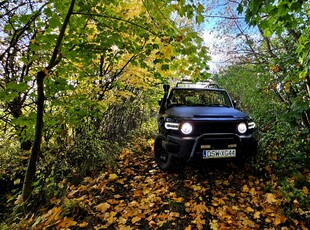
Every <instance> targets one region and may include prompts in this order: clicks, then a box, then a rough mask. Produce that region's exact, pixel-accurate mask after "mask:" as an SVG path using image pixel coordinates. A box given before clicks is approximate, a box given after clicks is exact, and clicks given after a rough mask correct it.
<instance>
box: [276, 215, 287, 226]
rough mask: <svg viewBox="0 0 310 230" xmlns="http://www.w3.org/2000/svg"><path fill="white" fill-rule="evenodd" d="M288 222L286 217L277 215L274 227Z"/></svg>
mask: <svg viewBox="0 0 310 230" xmlns="http://www.w3.org/2000/svg"><path fill="white" fill-rule="evenodd" d="M285 221H286V217H285V216H283V215H277V216H276V219H275V220H274V222H273V223H274V225H276V226H278V225H279V224H283V223H284V222H285Z"/></svg>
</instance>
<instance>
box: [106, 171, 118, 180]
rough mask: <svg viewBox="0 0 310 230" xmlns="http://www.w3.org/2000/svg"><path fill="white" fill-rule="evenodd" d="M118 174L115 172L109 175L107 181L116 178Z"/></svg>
mask: <svg viewBox="0 0 310 230" xmlns="http://www.w3.org/2000/svg"><path fill="white" fill-rule="evenodd" d="M117 178H118V176H117V175H116V174H115V173H112V174H110V175H109V179H108V180H109V181H113V180H117Z"/></svg>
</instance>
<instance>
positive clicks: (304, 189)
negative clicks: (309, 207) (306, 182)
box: [302, 186, 309, 196]
mask: <svg viewBox="0 0 310 230" xmlns="http://www.w3.org/2000/svg"><path fill="white" fill-rule="evenodd" d="M302 191H303V193H304V194H305V195H306V196H307V195H309V189H308V188H307V187H306V186H304V187H302Z"/></svg>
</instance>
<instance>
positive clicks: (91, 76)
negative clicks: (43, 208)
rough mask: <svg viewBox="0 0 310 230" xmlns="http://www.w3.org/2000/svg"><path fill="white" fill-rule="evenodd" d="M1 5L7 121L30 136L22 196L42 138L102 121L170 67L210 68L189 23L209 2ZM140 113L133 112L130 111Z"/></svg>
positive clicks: (195, 73)
mask: <svg viewBox="0 0 310 230" xmlns="http://www.w3.org/2000/svg"><path fill="white" fill-rule="evenodd" d="M1 6H2V7H1V13H2V16H1V22H2V23H1V29H2V30H3V34H2V35H1V39H2V42H1V65H2V66H1V68H2V70H4V71H3V74H2V75H1V92H0V93H1V94H0V95H1V103H2V107H1V108H2V111H1V117H2V122H3V124H6V127H16V130H17V131H16V133H15V134H16V135H17V136H19V138H20V139H21V142H22V143H23V142H25V143H28V144H29V143H32V148H31V154H30V156H29V164H28V169H27V172H26V175H25V181H24V186H23V200H24V201H25V202H29V201H30V196H31V193H32V188H33V187H32V182H33V180H34V176H35V173H36V164H37V159H38V157H41V158H42V157H43V156H44V154H42V148H41V147H42V137H44V142H43V144H44V146H49V145H51V144H52V143H55V141H57V137H59V136H60V135H61V134H62V133H63V131H66V127H67V126H68V125H69V126H71V127H78V126H79V125H80V124H81V123H82V122H83V121H85V120H88V122H89V121H91V122H89V124H94V123H93V121H95V120H97V121H98V122H97V123H95V124H98V125H100V126H101V125H102V122H101V121H100V119H99V120H98V118H99V117H100V116H101V114H108V113H105V112H106V111H108V109H111V108H116V107H115V106H113V103H121V104H124V103H128V102H130V103H133V102H134V101H136V100H137V99H138V100H139V101H143V100H144V99H145V97H144V92H145V91H148V90H149V89H150V87H154V88H158V87H157V84H158V83H160V82H161V81H167V80H168V78H169V77H168V76H167V75H168V74H172V75H174V76H175V75H180V74H178V73H177V71H181V72H182V73H183V74H186V75H188V76H192V77H193V78H201V77H207V76H208V74H207V71H208V69H207V68H206V67H205V62H206V61H207V60H208V56H207V49H206V48H205V47H203V45H202V39H201V38H200V37H199V34H198V33H197V32H196V31H194V30H193V29H192V27H191V25H192V24H193V23H196V22H197V23H201V22H202V20H203V17H202V11H203V7H202V5H198V6H196V5H194V4H191V3H186V4H181V3H176V2H173V1H134V2H132V3H128V2H123V1H109V2H104V3H103V2H99V1H95V0H94V1H91V2H87V3H86V2H81V1H75V0H72V1H57V0H55V1H52V2H42V1H41V2H36V1H34V2H32V1H27V2H19V3H15V2H12V1H5V2H3V3H1ZM173 18H174V19H173ZM172 19H173V20H172ZM184 22H186V23H184ZM183 60H188V61H187V62H184V61H183ZM178 63H179V64H178ZM180 66H181V68H180ZM135 68H136V69H135ZM130 69H132V70H131V71H130ZM142 69H145V70H147V71H146V72H143V71H142ZM136 78H141V79H144V81H142V82H141V81H137V82H134V81H133V79H136ZM126 79H127V80H126ZM147 79H151V81H149V80H147ZM154 79H155V80H154ZM156 79H157V80H156ZM158 80H159V81H158ZM128 81H131V83H130V84H129V83H128ZM156 81H157V82H156ZM155 82H156V83H155ZM142 83H143V84H142ZM148 83H150V84H148ZM137 84H138V85H137ZM139 84H141V85H139ZM143 85H148V86H147V87H145V86H143ZM150 92H151V91H150ZM110 98H112V100H111V101H109V99H110ZM113 98H116V99H115V100H114V99H113ZM117 98H119V99H117ZM121 104H120V105H121ZM140 105H142V104H140ZM136 109H138V108H136ZM112 110H113V109H112ZM137 111H138V110H137ZM137 111H135V110H131V111H128V114H129V116H128V117H130V114H136V113H137ZM114 113H117V109H116V110H114ZM44 114H45V116H44ZM114 115H115V114H114ZM116 116H118V115H116ZM87 117H89V118H90V120H89V119H87ZM107 117H108V115H107ZM101 120H102V119H101ZM106 120H107V119H106ZM107 122H108V121H106V123H107ZM126 122H128V119H127V121H126ZM116 123H117V122H115V123H114V124H116ZM121 124H122V123H121ZM123 125H124V124H123ZM137 126H138V124H137V125H135V126H133V127H132V128H135V127H137ZM8 130H9V129H7V130H6V131H8ZM4 131H5V130H4ZM105 131H106V130H105ZM66 132H67V131H66ZM63 135H66V134H63ZM58 143H59V142H58ZM27 149H28V148H27Z"/></svg>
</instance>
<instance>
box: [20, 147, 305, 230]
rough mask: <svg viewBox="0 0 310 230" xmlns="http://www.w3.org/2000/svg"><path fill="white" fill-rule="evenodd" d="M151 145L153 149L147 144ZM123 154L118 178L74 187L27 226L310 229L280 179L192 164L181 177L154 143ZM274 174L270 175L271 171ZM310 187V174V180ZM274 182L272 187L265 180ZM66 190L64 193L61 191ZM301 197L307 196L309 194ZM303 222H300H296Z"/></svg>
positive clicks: (109, 175) (114, 174)
mask: <svg viewBox="0 0 310 230" xmlns="http://www.w3.org/2000/svg"><path fill="white" fill-rule="evenodd" d="M145 143H146V142H145ZM145 145H146V144H143V145H136V146H135V148H133V149H132V150H129V149H124V150H123V151H122V153H121V155H120V158H119V161H118V169H117V170H116V171H113V170H108V171H106V170H105V172H103V173H102V174H101V175H100V176H98V177H96V178H91V177H87V178H85V179H84V181H83V183H81V184H79V185H69V186H68V187H67V190H66V195H65V197H64V198H63V199H52V200H51V204H53V205H52V206H51V207H49V208H42V209H41V210H40V213H38V214H36V215H33V216H31V217H29V218H27V219H25V220H23V226H24V227H25V228H26V227H27V228H29V227H32V229H43V228H49V227H51V228H52V229H53V228H56V229H222V230H224V229H282V230H285V229H308V228H307V227H308V226H307V223H309V222H307V221H306V220H305V218H306V216H307V215H308V214H309V213H307V212H306V211H304V210H301V209H300V208H299V203H298V200H294V201H291V203H293V204H295V207H294V208H295V210H293V212H294V214H295V215H294V216H295V217H296V218H291V217H288V216H287V215H285V212H284V209H283V207H285V206H286V205H287V204H288V202H289V201H288V200H287V199H285V198H284V197H283V195H282V193H281V192H279V189H278V185H277V182H276V178H274V176H272V175H271V176H270V175H268V177H267V176H266V175H260V176H258V175H253V174H252V173H251V172H252V170H250V169H249V167H245V169H238V168H237V167H236V166H234V165H233V164H225V165H215V166H214V165H210V164H202V165H201V164H192V165H189V166H187V167H186V168H185V169H184V171H183V172H182V173H178V174H167V173H163V172H161V171H160V170H159V169H158V167H157V166H156V164H155V162H154V160H153V154H152V149H151V146H152V141H148V146H147V147H145ZM267 172H268V171H267ZM306 176H307V178H308V180H309V181H310V173H307V175H306ZM266 178H269V179H266ZM59 186H65V184H64V185H61V184H60V185H59ZM302 192H304V193H305V194H306V195H308V189H307V188H306V187H303V190H302ZM296 214H297V215H296Z"/></svg>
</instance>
